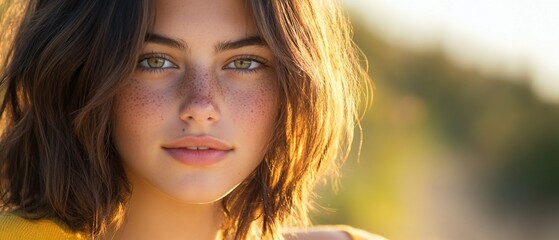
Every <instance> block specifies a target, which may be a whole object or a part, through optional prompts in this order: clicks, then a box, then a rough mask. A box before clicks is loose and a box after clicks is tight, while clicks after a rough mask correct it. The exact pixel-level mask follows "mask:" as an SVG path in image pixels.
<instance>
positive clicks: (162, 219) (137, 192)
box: [107, 186, 222, 240]
mask: <svg viewBox="0 0 559 240" xmlns="http://www.w3.org/2000/svg"><path fill="white" fill-rule="evenodd" d="M221 221H222V218H221V217H220V204H219V202H214V203H208V204H189V203H184V202H181V201H179V200H177V199H174V198H172V197H170V196H168V195H166V194H164V193H162V192H160V191H159V190H157V189H154V188H152V187H146V186H142V187H138V188H134V190H133V191H132V195H131V197H130V200H129V202H128V206H127V208H126V215H125V217H124V219H123V222H122V224H121V226H120V227H119V228H118V229H114V230H113V231H112V232H111V233H109V234H108V235H107V236H109V237H108V238H107V239H121V240H128V239H181V240H182V239H218V236H219V232H220V231H219V229H220V228H219V227H220V225H221Z"/></svg>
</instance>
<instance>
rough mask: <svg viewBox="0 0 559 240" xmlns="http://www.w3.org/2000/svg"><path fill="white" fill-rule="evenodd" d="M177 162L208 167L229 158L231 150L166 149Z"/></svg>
mask: <svg viewBox="0 0 559 240" xmlns="http://www.w3.org/2000/svg"><path fill="white" fill-rule="evenodd" d="M165 151H166V152H167V153H168V154H169V155H171V157H173V158H174V159H175V160H177V161H179V162H181V163H183V164H186V165H190V166H208V165H212V164H214V163H217V162H219V161H221V160H223V159H225V157H226V156H227V154H229V152H231V150H214V149H208V150H189V149H186V148H165Z"/></svg>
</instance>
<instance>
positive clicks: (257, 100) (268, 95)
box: [229, 77, 278, 133]
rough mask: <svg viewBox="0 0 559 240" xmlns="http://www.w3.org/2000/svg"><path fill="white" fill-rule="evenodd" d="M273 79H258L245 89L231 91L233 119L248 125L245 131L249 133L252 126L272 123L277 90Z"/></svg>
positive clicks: (230, 102)
mask: <svg viewBox="0 0 559 240" xmlns="http://www.w3.org/2000/svg"><path fill="white" fill-rule="evenodd" d="M274 80H275V79H270V77H268V79H259V80H258V81H259V83H258V84H256V85H254V86H251V87H249V88H246V89H242V90H236V91H235V92H232V93H231V96H232V97H231V101H229V105H230V109H231V111H232V115H233V120H234V121H235V122H239V123H240V124H243V125H246V126H250V127H247V128H246V129H245V132H247V133H250V132H251V130H252V126H263V124H264V125H269V124H271V123H273V118H274V117H275V114H276V111H277V109H278V106H277V95H278V94H277V92H278V91H277V90H276V88H275V85H274V84H271V82H272V81H274Z"/></svg>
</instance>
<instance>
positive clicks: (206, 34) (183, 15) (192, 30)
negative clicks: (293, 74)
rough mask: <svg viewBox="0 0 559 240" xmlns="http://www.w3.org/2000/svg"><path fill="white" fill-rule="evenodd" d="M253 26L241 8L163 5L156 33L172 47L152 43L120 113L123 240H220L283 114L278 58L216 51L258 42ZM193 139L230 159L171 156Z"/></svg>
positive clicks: (117, 138) (263, 49)
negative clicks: (229, 210) (222, 205)
mask: <svg viewBox="0 0 559 240" xmlns="http://www.w3.org/2000/svg"><path fill="white" fill-rule="evenodd" d="M250 16H251V14H250V12H248V9H246V8H245V6H244V4H241V3H240V1H229V0H224V1H211V2H210V1H177V0H160V1H156V21H155V26H154V27H153V29H152V30H151V31H150V32H151V33H152V34H156V35H158V36H161V37H164V38H165V39H166V40H165V41H160V40H155V41H151V42H150V41H148V43H147V44H146V46H145V47H144V50H143V54H142V57H141V58H140V59H139V64H138V67H137V70H136V72H135V73H134V75H133V76H132V78H131V79H130V83H129V84H128V85H127V86H125V87H124V89H122V91H121V92H120V93H119V94H118V97H117V101H116V102H117V103H116V107H115V108H116V111H115V123H114V132H113V135H114V142H115V146H116V148H117V151H118V152H119V154H120V156H121V158H122V160H123V163H124V166H125V170H126V173H127V176H128V177H129V180H130V182H131V183H132V186H133V191H132V196H131V199H130V203H129V206H128V209H127V217H126V218H125V222H124V225H123V227H122V228H121V229H120V230H119V232H118V233H117V236H118V238H120V239H178V238H179V236H180V238H181V239H184V236H192V238H193V239H212V238H214V237H215V235H216V234H217V227H218V226H219V222H220V215H219V214H217V213H218V212H219V211H218V209H219V201H220V199H221V198H222V197H223V196H225V195H226V194H227V193H229V192H230V191H232V190H233V189H234V188H235V187H236V186H237V185H238V184H239V183H241V181H242V180H243V179H245V178H246V177H247V176H248V175H249V174H250V173H251V172H252V171H253V170H254V169H255V168H256V166H257V165H258V164H259V163H260V162H261V161H262V158H263V156H264V154H265V152H266V149H267V148H266V147H267V143H268V139H269V138H270V136H271V134H272V131H273V128H274V124H275V120H276V116H277V112H278V103H277V95H278V90H277V86H276V82H275V80H276V77H275V74H274V69H273V66H272V65H271V63H273V61H274V59H273V56H272V54H271V52H270V49H269V48H268V47H267V46H265V45H262V44H260V43H257V44H249V45H246V46H241V47H239V46H236V47H233V48H230V49H221V50H216V47H217V46H220V45H223V43H227V42H235V41H238V40H240V39H245V38H247V37H252V36H258V32H257V30H256V28H255V26H254V20H253V19H252V18H251V17H250ZM168 40H172V41H173V42H175V43H173V44H169V43H170V41H168ZM176 43H180V45H182V46H177V45H179V44H176ZM188 136H195V137H199V136H210V137H212V138H215V139H218V140H219V141H221V142H223V143H225V144H226V145H227V146H230V147H231V149H232V150H231V151H230V152H228V153H227V155H226V156H225V158H224V159H222V160H221V161H219V162H217V163H214V164H210V165H204V166H192V165H188V164H184V163H182V162H180V161H177V160H176V159H174V158H173V157H172V156H171V155H169V154H168V152H166V151H165V149H164V147H165V146H167V145H169V144H170V143H172V142H176V141H177V140H179V139H181V138H183V137H188ZM185 233H187V234H185Z"/></svg>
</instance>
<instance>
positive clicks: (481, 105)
mask: <svg viewBox="0 0 559 240" xmlns="http://www.w3.org/2000/svg"><path fill="white" fill-rule="evenodd" d="M355 23H356V24H354V26H355V29H354V32H355V38H354V39H355V41H356V42H357V44H358V45H359V46H360V47H361V49H362V50H363V51H364V53H365V55H366V56H367V57H368V59H369V62H370V66H371V68H370V73H371V76H372V77H373V79H374V81H375V92H374V95H375V100H374V103H373V107H372V109H371V112H369V113H368V115H367V116H366V118H365V119H364V122H363V132H364V133H363V134H364V136H363V138H364V147H363V151H362V155H361V159H360V160H361V162H360V163H355V162H351V160H350V162H349V163H348V165H347V166H346V167H345V169H344V171H343V173H344V178H343V179H342V190H341V191H340V192H339V194H338V195H333V194H331V193H330V192H329V191H328V190H327V189H320V190H319V192H320V193H321V194H322V195H323V196H325V197H324V198H323V199H320V200H319V203H322V204H323V205H325V206H326V207H330V208H334V209H336V211H335V212H332V213H329V214H326V215H317V216H316V220H317V222H319V223H330V224H331V223H347V224H351V225H354V226H358V227H363V228H365V229H368V230H370V231H374V232H377V233H381V234H385V233H386V235H387V236H388V235H390V234H389V233H391V232H395V231H397V230H396V228H398V226H399V225H401V224H402V223H403V222H404V221H405V220H404V218H405V217H406V216H405V215H406V213H405V212H403V211H404V210H403V209H404V207H403V206H401V204H402V203H403V202H405V200H403V199H402V198H403V197H402V196H399V195H398V191H399V190H398V188H399V187H401V186H400V185H399V183H398V179H399V178H402V177H403V176H404V175H405V177H406V178H407V177H413V176H412V175H413V174H414V172H413V171H407V170H406V169H408V170H409V169H411V167H410V166H413V167H419V168H420V167H421V166H432V165H436V164H437V161H439V160H440V158H439V159H438V160H433V159H434V158H436V157H439V156H445V157H443V158H442V161H461V163H460V164H462V165H464V166H467V167H466V168H464V171H470V172H468V173H467V174H468V175H469V176H470V177H472V178H475V179H476V181H478V185H477V187H478V189H479V192H480V193H482V194H480V195H483V196H481V197H482V198H484V199H485V200H486V203H487V204H488V205H491V206H494V209H497V210H499V209H502V210H506V211H509V212H510V213H512V214H523V211H522V210H521V209H524V210H530V209H534V208H546V209H548V208H551V207H554V206H555V205H556V203H557V202H558V200H559V174H558V173H559V124H558V123H559V105H557V104H552V103H546V102H543V101H541V100H540V99H539V98H538V96H537V95H536V94H535V93H534V92H533V90H532V89H531V87H530V85H529V83H530V79H529V77H526V76H517V77H505V75H504V74H502V75H498V74H496V75H487V74H483V73H481V72H480V71H478V70H476V69H467V68H464V67H461V66H459V65H457V64H455V63H453V62H452V61H451V60H450V59H449V58H448V57H446V56H445V55H444V54H442V53H441V52H438V51H436V50H432V51H428V52H417V51H412V50H409V49H404V48H401V47H398V46H395V45H392V44H389V43H387V42H385V41H383V40H382V39H381V38H379V37H378V36H377V35H375V34H374V33H373V32H371V31H370V30H368V29H367V28H366V27H365V26H364V25H360V24H361V23H360V22H355ZM453 156H454V157H453ZM399 171H402V172H399ZM495 206H499V207H495ZM513 209H517V210H513Z"/></svg>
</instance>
